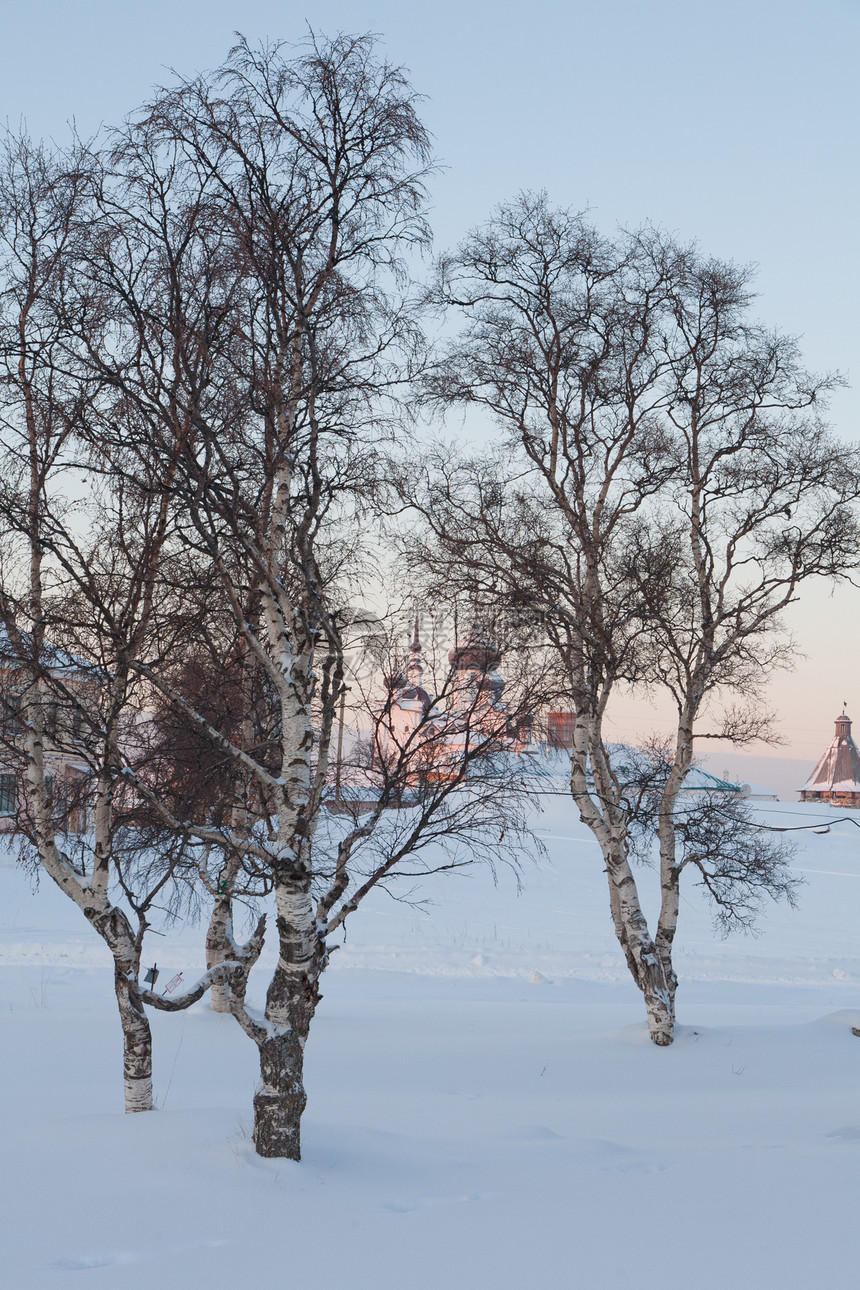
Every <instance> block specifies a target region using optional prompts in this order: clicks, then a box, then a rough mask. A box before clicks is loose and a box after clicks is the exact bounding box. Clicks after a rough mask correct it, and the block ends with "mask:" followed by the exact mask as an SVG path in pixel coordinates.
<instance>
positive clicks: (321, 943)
mask: <svg viewBox="0 0 860 1290" xmlns="http://www.w3.org/2000/svg"><path fill="white" fill-rule="evenodd" d="M275 896H276V901H277V906H278V944H279V955H278V963H277V966H276V968H275V971H274V973H273V974H272V980H271V982H270V984H269V990H268V993H267V997H266V1021H267V1027H266V1029H265V1030H263V1028H262V1027H260V1026H259V1024H257V1025H256V1026H255V1028H254V1030H255V1032H256V1033H254V1032H252V1033H254V1037H255V1039H256V1042H257V1047H258V1049H259V1052H260V1084H259V1087H258V1089H257V1092H256V1095H255V1097H254V1145H255V1146H256V1148H257V1153H258V1154H259V1155H261V1156H280V1157H285V1158H286V1159H287V1160H300V1159H301V1120H302V1115H303V1113H304V1109H305V1106H306V1104H307V1096H306V1094H305V1086H304V1080H303V1069H304V1049H305V1042H306V1040H307V1037H308V1034H309V1032H310V1026H311V1021H312V1020H313V1016H314V1013H315V1012H316V1009H317V1005H318V1004H319V1001H320V998H321V995H320V990H319V980H320V976H321V974H322V971H323V969H324V967H325V961H326V947H325V938H324V935H323V934H322V932H321V929H320V928H319V926H318V925H317V923H316V920H315V918H314V911H313V906H312V903H311V894H310V883H309V882H308V881H307V880H304V881H302V882H299V883H296V884H294V883H283V884H280V885H279V886H278V887H277V888H276V891H275ZM235 1011H236V1016H237V1018H239V1019H240V1020H241V1017H240V1009H238V1008H236V1009H235Z"/></svg>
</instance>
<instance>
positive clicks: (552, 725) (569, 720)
mask: <svg viewBox="0 0 860 1290" xmlns="http://www.w3.org/2000/svg"><path fill="white" fill-rule="evenodd" d="M575 726H576V713H575V712H548V713H547V714H546V741H547V744H548V746H549V747H550V748H572V747H573V731H574V728H575Z"/></svg>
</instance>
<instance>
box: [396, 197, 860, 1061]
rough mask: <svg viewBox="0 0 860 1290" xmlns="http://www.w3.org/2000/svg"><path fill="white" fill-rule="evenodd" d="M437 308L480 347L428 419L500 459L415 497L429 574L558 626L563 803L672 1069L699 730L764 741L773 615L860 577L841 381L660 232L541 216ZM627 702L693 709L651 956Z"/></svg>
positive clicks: (666, 830) (478, 258)
mask: <svg viewBox="0 0 860 1290" xmlns="http://www.w3.org/2000/svg"><path fill="white" fill-rule="evenodd" d="M438 296H439V299H440V301H441V302H443V303H446V304H448V305H451V306H454V307H455V308H457V309H459V310H461V311H462V312H463V315H464V317H465V325H464V330H463V331H462V333H461V335H460V336H459V337H458V338H457V339H456V340H454V341H453V342H452V343H451V345H450V346H449V347H448V349H447V351H446V352H445V354H444V356H443V357H442V358H441V359H440V361H439V363H438V365H437V367H436V369H435V370H434V372H433V374H432V376H431V378H430V380H429V382H428V387H427V388H428V398H429V399H430V401H431V403H433V404H435V405H436V406H441V407H443V408H444V407H452V406H458V405H459V406H468V405H474V406H477V407H480V408H483V409H485V410H486V411H488V412H489V413H490V415H491V417H492V419H493V422H494V424H495V425H496V426H497V427H498V428H499V430H500V432H501V433H502V435H503V443H504V448H503V449H502V450H500V451H498V452H496V453H491V454H489V455H488V456H485V457H484V458H482V459H479V460H473V461H469V460H468V459H466V458H464V457H458V455H457V454H456V453H452V452H451V451H450V450H444V451H442V452H440V453H439V454H438V456H437V460H436V462H435V465H434V468H433V469H432V470H430V471H425V472H424V475H423V479H422V478H421V477H420V476H419V477H418V478H416V477H415V475H414V474H412V475H410V474H409V473H408V472H407V473H406V475H405V478H404V483H403V491H404V494H405V495H406V496H407V497H408V498H409V499H410V500H411V502H412V504H415V503H416V500H417V504H418V506H419V509H420V511H421V514H422V517H423V520H424V524H425V532H427V533H429V534H430V535H432V539H431V540H425V541H423V542H419V543H418V544H417V545H415V546H414V547H413V561H414V567H415V568H416V570H418V569H424V570H430V571H432V574H433V575H434V576H435V577H436V579H437V581H439V582H440V583H446V582H447V584H448V585H449V586H450V585H452V584H453V583H456V582H459V583H460V584H461V585H462V586H464V587H465V588H467V589H470V590H471V592H472V594H480V595H482V596H483V597H485V598H486V599H489V598H490V597H492V596H496V597H499V598H501V599H502V601H503V602H504V603H507V604H508V605H510V606H511V607H512V608H517V609H519V610H520V611H521V612H522V613H523V614H524V615H525V616H529V615H532V618H533V620H539V621H540V623H541V624H542V627H543V630H544V632H545V639H546V640H547V642H548V644H549V646H550V648H551V649H552V651H553V653H554V655H555V658H556V660H557V664H558V674H559V684H560V693H561V694H563V695H565V696H566V698H567V701H568V702H569V703H570V705H571V707H572V708H573V709H574V711H575V714H576V725H575V730H574V737H573V751H572V756H571V794H572V798H573V801H574V802H575V804H576V806H577V807H578V809H579V811H580V814H581V816H582V819H583V820H584V821H585V823H586V824H587V825H588V826H589V828H590V829H591V830H592V832H593V833H594V836H595V838H596V839H597V841H598V842H599V844H600V847H601V852H602V855H603V860H604V866H605V870H606V874H607V880H608V887H609V904H610V910H611V913H612V918H613V923H614V927H615V931H616V935H617V937H618V940H619V942H620V944H621V947H622V949H623V951H624V954H625V957H626V960H627V963H628V966H629V968H630V971H631V974H632V976H633V978H634V980H635V981H636V984H637V985H638V986H639V988H640V989H641V990H642V992H643V995H644V998H645V1003H646V1009H647V1013H648V1021H649V1028H650V1033H651V1036H652V1038H653V1040H654V1042H655V1043H658V1044H668V1043H671V1041H672V1037H673V1031H674V1000H675V990H676V985H677V980H676V976H675V972H674V967H673V965H672V957H671V948H672V940H673V937H674V933H675V928H676V926H677V918H678V892H679V885H678V884H679V876H680V872H681V870H682V868H683V867H684V865H685V863H686V860H685V858H684V856H685V854H686V853H684V852H683V848H681V847H680V843H679V841H678V838H679V833H678V829H677V827H676V824H675V819H676V811H677V809H678V802H679V794H680V793H681V792H682V790H683V786H684V781H685V778H686V776H687V774H688V772H689V770H690V767H691V765H692V757H693V740H694V738H695V736H696V734H697V726H696V723H697V721H700V720H701V719H702V718H703V717H704V716H706V714H710V713H713V711H714V701H715V700H717V699H719V698H720V697H721V696H722V697H726V696H727V697H728V699H729V709H730V710H729V711H728V712H727V713H726V716H725V719H724V721H723V723H722V725H720V726H718V728H717V729H711V730H705V731H702V733H709V734H712V735H717V736H718V737H723V738H730V739H732V740H734V741H735V742H744V741H747V740H749V739H751V738H756V737H760V736H761V735H763V734H766V733H767V731H768V729H769V723H768V721H767V720H766V718H764V717H763V716H762V714H761V713H760V712H759V711H755V710H751V709H750V707H749V705H748V704H747V705H745V706H742V709H738V708H737V707H735V709H734V710H731V706H732V705H731V696H732V695H733V694H737V693H738V692H745V693H747V694H749V692H750V686H751V685H753V684H758V683H760V682H761V681H762V680H763V679H764V678H765V677H766V675H767V672H768V670H769V669H770V668H771V667H773V666H774V665H775V664H777V663H779V662H780V661H782V660H784V658H785V655H786V642H785V639H784V637H780V635H779V631H778V615H779V613H780V611H781V610H782V609H783V608H784V607H785V605H787V604H788V603H790V602H791V600H792V599H794V598H795V596H796V594H797V592H798V589H799V587H800V585H801V584H802V582H804V581H805V580H806V579H807V578H809V577H813V576H825V577H834V576H839V575H840V574H843V573H845V572H846V571H847V570H848V569H849V568H851V567H852V566H853V564H854V563H855V561H856V555H857V532H856V525H855V522H854V519H853V516H852V513H851V503H852V501H853V499H854V498H855V497H856V494H857V482H856V481H857V473H856V461H855V459H854V456H853V455H852V454H850V453H848V452H846V450H845V449H844V448H843V447H842V446H841V445H839V444H837V443H835V442H834V441H832V440H831V439H830V438H829V437H828V436H827V434H826V433H825V431H824V429H823V427H822V426H821V424H820V421H819V417H818V412H817V408H818V406H819V405H820V403H821V401H822V400H823V398H824V396H825V395H826V392H827V390H828V388H829V386H830V384H831V382H830V381H829V380H827V379H824V380H816V379H813V378H810V377H808V376H807V375H806V374H805V373H804V372H803V370H802V368H801V366H800V364H799V361H798V358H797V354H796V349H795V347H794V346H793V344H792V343H791V342H790V341H786V340H784V339H783V338H780V337H774V336H771V335H769V334H767V333H766V332H764V331H763V330H762V329H761V328H757V327H755V326H753V325H752V324H751V323H750V322H749V321H748V317H747V308H748V303H749V302H748V296H747V285H746V279H745V276H744V275H743V274H742V273H739V272H738V271H737V270H735V269H733V268H732V267H731V266H725V265H718V264H713V263H708V262H705V261H703V260H702V258H701V257H700V256H698V254H697V253H696V252H695V251H691V250H689V249H686V248H681V247H678V246H677V245H676V244H674V243H673V242H672V240H671V239H669V238H666V237H663V236H662V235H658V234H657V233H655V232H654V231H653V230H648V229H646V230H643V231H640V232H638V233H634V234H625V235H622V236H620V237H619V238H617V239H616V240H615V241H614V242H611V241H608V240H606V239H603V238H601V237H599V235H598V234H597V233H596V232H595V231H594V230H593V229H592V228H590V227H589V226H588V225H587V224H586V223H585V221H584V220H583V218H582V217H581V216H578V215H573V214H570V213H568V212H564V211H554V210H552V209H551V208H550V206H549V204H548V202H547V201H546V199H545V198H544V197H541V196H538V197H532V196H528V195H526V196H523V197H522V198H520V199H519V200H518V201H516V202H514V203H512V204H511V205H509V206H506V207H502V208H500V210H499V211H498V212H497V213H496V214H495V216H494V217H493V218H492V219H491V220H490V221H489V222H488V224H487V225H486V226H485V227H483V228H481V229H480V230H478V231H477V232H475V233H474V234H473V235H472V236H471V237H470V238H469V239H468V240H467V241H466V242H465V243H464V244H463V246H462V247H461V248H460V250H459V251H458V252H457V254H456V255H453V256H451V257H450V258H449V259H447V260H445V261H443V263H442V266H441V272H440V282H439V287H438ZM789 520H791V523H789V522H788V521H789ZM631 687H632V688H634V689H639V690H640V691H643V690H644V691H652V692H653V690H654V689H655V688H661V687H667V688H668V689H669V692H670V693H671V695H672V696H673V698H674V699H675V702H676V704H677V707H678V732H677V739H676V741H675V742H676V745H677V746H676V747H675V749H674V760H673V761H672V762H671V764H670V765H669V764H666V763H665V762H664V763H663V768H664V772H665V773H664V778H663V783H662V786H661V798H660V802H661V805H660V808H659V810H658V811H657V812H656V814H653V813H652V815H651V816H650V821H651V825H650V827H651V832H650V837H651V839H652V841H655V840H657V838H658V839H659V850H660V867H661V890H662V907H661V915H660V919H659V921H658V925H657V928H656V929H655V931H654V932H652V931H651V929H650V928H649V926H648V923H647V920H646V918H645V915H644V912H643V908H642V902H641V899H640V894H639V882H638V879H637V876H636V873H635V871H634V860H635V859H636V858H637V857H638V856H641V845H640V844H639V842H638V841H637V840H636V839H634V835H633V833H634V831H635V830H638V828H639V825H640V823H641V821H640V820H639V818H638V817H637V815H636V813H635V811H633V809H632V807H631V794H632V796H633V798H635V797H636V796H637V794H638V792H639V788H640V787H641V785H640V784H639V780H638V771H637V772H636V773H633V772H632V771H631V769H630V767H629V766H627V767H626V768H623V767H622V766H621V765H620V764H619V752H618V750H617V749H613V747H612V745H611V742H610V741H608V740H607V738H606V735H605V733H604V720H605V715H606V711H607V706H608V704H609V703H610V700H611V699H612V698H613V697H614V696H615V695H617V694H618V693H619V691H621V690H623V689H629V688H631ZM698 729H699V730H700V729H701V727H700V726H699V727H698ZM627 760H629V759H627ZM631 775H632V779H631ZM646 782H647V783H649V785H651V786H652V787H653V767H651V768H649V769H648V771H647V774H646ZM655 835H657V836H656V838H655ZM634 843H635V844H634ZM747 853H748V862H747V863H746V864H744V863H738V862H737V861H738V857H739V855H740V852H739V851H738V848H737V847H735V848H734V849H733V862H732V863H731V864H726V866H725V868H724V869H723V871H722V874H723V877H722V878H721V879H720V881H719V882H717V879H716V871H713V870H709V871H708V873H710V880H709V879H707V878H706V880H705V885H706V888H707V889H708V890H709V891H710V893H711V894H712V895H713V894H714V893H715V892H716V891H717V890H719V892H720V897H719V901H718V904H719V905H720V910H721V912H724V911H725V910H726V909H727V908H728V907H729V906H730V904H731V901H732V900H735V901H737V902H738V903H739V905H740V906H742V907H744V908H747V907H748V906H749V900H750V893H751V892H754V891H756V890H758V891H759V892H765V893H769V894H771V895H773V896H775V897H776V896H780V895H788V894H789V893H790V890H791V884H790V883H789V882H788V881H787V879H786V874H785V854H784V852H782V851H781V850H780V848H779V847H778V846H776V845H775V846H774V848H773V849H772V850H770V851H768V848H767V847H766V846H763V845H756V846H755V847H753V846H749V847H748V848H747ZM701 855H702V856H705V857H707V856H710V857H711V858H712V859H713V857H714V855H715V852H714V850H713V848H705V849H704V850H701ZM701 863H702V866H706V865H707V864H709V863H711V861H710V860H705V859H702V862H701ZM727 875H730V876H731V881H726V880H725V879H726V876H727ZM728 921H729V922H731V921H732V920H731V918H730V917H729V918H728Z"/></svg>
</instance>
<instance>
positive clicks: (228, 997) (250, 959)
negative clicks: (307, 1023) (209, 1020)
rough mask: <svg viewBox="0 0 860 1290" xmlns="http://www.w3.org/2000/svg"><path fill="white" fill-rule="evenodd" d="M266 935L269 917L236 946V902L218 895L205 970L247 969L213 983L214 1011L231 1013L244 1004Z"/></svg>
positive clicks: (262, 920)
mask: <svg viewBox="0 0 860 1290" xmlns="http://www.w3.org/2000/svg"><path fill="white" fill-rule="evenodd" d="M265 934H266V915H265V914H263V915H262V916H261V917H260V919H259V921H258V922H257V926H256V927H255V929H254V932H253V934H252V935H251V936H250V937H249V939H248V940H247V941H246V942H245V944H244V945H237V944H236V941H235V940H234V938H233V901H232V898H231V897H230V896H229V895H225V894H221V893H219V894H218V895H217V896H216V897H215V905H214V908H213V910H212V915H211V917H210V919H209V926H208V928H207V930H206V967H207V968H214V967H217V966H218V964H219V963H241V964H242V966H243V968H244V969H245V970H244V971H243V972H241V973H238V972H237V973H235V974H234V975H233V976H231V977H230V978H229V979H228V978H227V977H223V978H219V979H218V980H216V981H213V982H212V1010H213V1011H214V1012H232V1011H233V1005H234V1002H238V1003H240V1004H241V1003H244V1001H245V991H246V990H247V988H248V975H249V973H250V971H251V968H252V967H253V966H254V964H255V963H256V962H257V959H258V958H259V957H260V954H261V953H262V950H263V944H264V942H265Z"/></svg>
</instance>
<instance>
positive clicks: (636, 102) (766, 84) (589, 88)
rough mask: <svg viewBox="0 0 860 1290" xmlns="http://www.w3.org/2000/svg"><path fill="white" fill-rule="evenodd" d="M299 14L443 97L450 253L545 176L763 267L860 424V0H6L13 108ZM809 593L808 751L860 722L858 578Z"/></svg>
mask: <svg viewBox="0 0 860 1290" xmlns="http://www.w3.org/2000/svg"><path fill="white" fill-rule="evenodd" d="M306 19H309V20H310V21H311V22H312V23H313V25H314V26H315V28H316V29H317V30H318V31H321V32H323V33H333V32H335V31H337V30H349V31H366V30H372V31H376V32H379V33H380V34H381V35H382V36H383V37H384V39H385V45H386V49H387V52H388V55H389V57H390V58H391V60H392V61H394V62H397V63H402V64H404V65H405V66H407V67H408V68H409V69H410V70H411V73H412V77H413V81H414V84H415V86H416V88H417V89H418V90H420V91H421V92H422V93H424V94H425V95H426V96H427V102H426V104H425V109H424V111H425V119H426V121H427V123H428V125H429V126H430V128H431V129H432V131H433V132H434V134H435V136H436V142H437V148H438V153H439V156H440V158H441V160H442V161H443V162H444V163H445V164H446V166H447V167H448V169H447V170H446V171H445V172H444V173H443V174H442V175H441V176H440V177H439V178H438V180H436V181H435V184H434V194H433V195H434V205H435V210H434V214H433V222H434V226H435V229H436V235H437V242H438V245H439V248H440V249H441V248H443V247H445V246H446V245H448V244H450V243H452V242H454V241H456V240H457V239H458V237H459V236H460V235H461V234H462V233H463V232H465V230H466V229H467V228H468V227H469V226H470V225H471V224H473V223H475V222H477V221H479V220H481V219H482V218H483V217H484V216H485V215H486V214H487V213H488V211H489V209H490V208H491V207H492V205H493V204H494V203H495V202H496V201H498V200H500V199H501V198H504V197H508V196H510V195H512V194H513V193H514V192H516V191H517V189H519V188H521V187H532V188H546V189H548V191H549V193H550V195H551V196H552V198H553V200H555V201H557V202H559V203H564V204H568V205H571V206H575V207H578V208H582V207H585V206H589V207H591V208H592V215H593V218H594V219H595V221H596V222H597V223H598V224H600V225H601V226H602V227H603V228H605V229H606V230H609V229H611V228H612V227H613V226H614V225H615V224H616V223H625V224H636V223H639V222H640V221H642V220H644V219H650V220H652V221H654V222H656V223H658V224H661V225H663V226H665V227H667V228H669V229H671V230H673V231H675V232H676V233H678V234H679V235H680V236H681V237H683V238H696V239H697V240H698V241H699V243H700V244H701V246H702V248H703V249H704V250H706V251H708V252H709V253H713V254H715V255H720V256H725V257H727V258H732V259H735V260H739V261H744V262H746V261H754V262H756V263H757V264H758V265H759V266H760V273H759V279H758V284H759V293H760V296H759V302H758V312H759V313H760V315H761V316H762V317H763V318H764V319H765V320H766V321H768V322H770V323H772V324H775V325H778V326H780V327H782V328H784V329H785V330H788V331H791V332H793V333H796V334H799V335H801V336H802V339H803V347H804V351H805V354H806V356H807V360H808V362H809V363H810V365H812V366H814V367H817V368H838V369H840V370H842V371H843V372H844V373H845V374H846V375H848V376H849V377H850V378H852V379H853V381H854V382H855V386H856V388H854V389H852V390H850V391H846V392H843V393H840V394H839V395H838V396H837V398H836V399H835V400H834V406H833V413H834V421H835V423H836V426H837V428H838V429H839V430H840V431H841V432H842V433H843V434H845V435H846V436H850V437H852V438H856V437H860V327H858V324H857V312H858V300H860V271H858V258H857V252H856V241H857V229H858V205H859V204H860V203H858V165H857V142H856V141H857V132H858V116H860V113H858V102H860V79H858V75H857V67H858V61H860V59H858V55H860V0H818V3H814V4H813V3H810V2H808V0H807V2H801V0H745V2H743V0H724V2H723V3H721V4H719V5H716V4H705V3H700V2H698V0H688V2H687V3H680V0H650V2H649V3H643V2H642V0H638V2H637V0H603V2H602V3H590V4H585V3H582V2H581V0H569V2H568V3H552V2H550V0H531V2H530V3H527V4H513V3H509V2H506V0H499V2H498V3H489V2H487V0H460V3H453V2H452V0H437V3H435V4H432V5H430V4H425V5H421V6H419V5H416V4H414V3H413V4H411V5H409V4H405V3H398V4H395V3H392V2H391V0H353V2H352V3H346V2H345V0H340V2H338V0H315V3H314V4H313V5H310V4H307V3H302V4H292V3H274V2H272V0H245V3H243V4H238V3H231V2H227V0H170V2H168V0H149V3H147V4H145V5H130V4H127V3H123V2H122V0H112V3H108V2H107V0H77V2H76V3H70V2H69V0H62V2H61V0H30V2H29V3H27V4H23V3H13V0H3V3H2V5H0V30H2V46H1V47H0V118H6V119H8V120H10V121H11V122H13V123H14V122H17V120H18V119H19V118H20V117H21V116H24V117H26V119H27V121H28V123H29V125H30V128H31V130H32V131H33V132H34V133H37V134H48V135H51V134H53V135H54V136H55V137H58V138H59V137H62V136H63V135H64V132H65V122H66V121H67V120H68V119H70V118H71V117H75V118H76V119H77V121H78V124H79V126H80V128H81V130H82V131H83V132H84V133H87V132H90V131H92V130H94V129H95V128H96V127H97V126H98V124H99V123H100V122H101V121H114V120H117V119H118V118H119V117H121V116H122V115H123V114H124V113H125V112H126V111H128V110H130V109H131V108H132V107H133V106H134V105H135V104H136V102H137V101H139V100H140V98H141V97H142V96H143V95H145V94H146V93H147V91H148V89H149V88H150V86H151V85H152V84H153V83H155V82H157V81H160V80H163V79H164V78H165V75H166V73H165V70H164V69H165V68H166V67H168V66H174V67H176V68H178V69H180V70H181V71H183V72H191V71H194V70H197V69H200V68H203V67H207V66H211V65H212V64H214V63H216V62H218V61H219V60H220V59H221V58H222V57H223V55H224V53H225V52H226V50H227V48H228V46H229V44H230V39H231V33H232V32H233V31H234V30H237V29H238V30H240V31H242V32H243V33H244V34H245V35H246V36H248V37H250V38H255V37H260V36H271V37H282V38H285V39H297V38H300V37H301V35H302V33H303V30H304V24H305V20H306ZM814 603H815V609H814V611H813V610H812V603H810V606H809V611H810V612H805V613H801V614H799V615H797V624H796V628H797V632H798V636H799V638H800V640H801V644H802V645H803V646H804V647H805V649H806V651H807V653H808V654H809V656H810V658H809V663H808V664H807V665H806V667H805V668H803V669H802V670H801V671H800V672H799V673H798V675H797V676H796V677H795V678H794V680H788V678H785V679H783V680H782V681H780V682H779V683H778V684H777V685H776V687H775V690H774V699H775V701H776V702H777V705H778V706H779V708H780V709H781V710H782V711H783V713H784V716H785V724H786V733H787V734H788V736H789V738H790V739H791V741H792V743H793V744H794V745H795V751H796V752H798V755H806V753H805V750H804V751H802V752H799V746H800V744H801V743H803V742H805V740H806V739H810V740H811V743H812V744H814V745H816V746H817V742H820V740H817V735H816V733H815V731H816V730H817V727H818V724H819V723H822V725H823V735H824V736H825V737H829V732H830V731H831V730H832V726H831V724H830V722H831V718H832V716H834V715H835V713H836V711H837V710H838V708H839V706H840V705H841V699H842V698H847V699H848V700H849V704H850V705H851V706H852V708H853V710H854V715H855V716H856V717H857V718H858V720H860V678H858V683H855V681H854V676H855V674H856V673H857V662H856V648H857V647H856V643H855V642H856V639H857V634H858V632H860V592H852V593H851V594H850V595H845V594H842V595H840V596H839V597H838V598H837V600H836V601H828V600H827V599H826V598H825V597H824V596H816V597H814ZM834 686H835V689H834ZM831 690H833V693H832V695H831ZM843 690H845V693H844V694H843V693H842V691H843ZM837 692H838V694H837ZM831 708H832V709H833V712H831ZM850 710H851V709H850ZM807 731H808V732H809V733H808V734H805V736H804V733H803V732H807ZM624 733H625V734H628V733H629V734H632V733H633V731H632V730H631V731H630V732H627V731H626V730H625V731H624ZM786 751H788V750H786Z"/></svg>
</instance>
